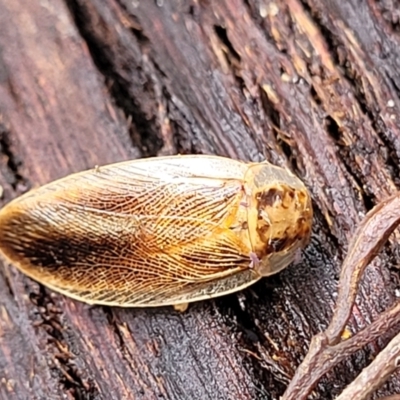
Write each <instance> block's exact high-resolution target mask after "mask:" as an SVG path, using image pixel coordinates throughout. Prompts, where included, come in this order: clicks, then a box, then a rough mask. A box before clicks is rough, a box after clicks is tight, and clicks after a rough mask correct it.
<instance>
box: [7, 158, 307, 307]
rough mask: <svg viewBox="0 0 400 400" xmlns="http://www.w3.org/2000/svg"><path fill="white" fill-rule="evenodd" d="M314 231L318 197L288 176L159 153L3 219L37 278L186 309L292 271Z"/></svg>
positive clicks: (85, 176)
mask: <svg viewBox="0 0 400 400" xmlns="http://www.w3.org/2000/svg"><path fill="white" fill-rule="evenodd" d="M311 223H312V206H311V198H310V195H309V192H308V191H307V189H306V187H305V186H304V184H303V183H302V182H301V181H300V180H299V179H298V178H297V177H295V176H294V175H293V174H292V173H291V172H289V171H287V170H285V169H283V168H279V167H276V166H274V165H271V164H269V163H268V162H261V163H244V162H241V161H236V160H232V159H228V158H224V157H217V156H206V155H188V156H170V157H157V158H148V159H140V160H133V161H127V162H122V163H117V164H111V165H107V166H101V167H96V168H95V169H92V170H88V171H85V172H81V173H77V174H73V175H69V176H67V177H65V178H63V179H60V180H57V181H54V182H52V183H49V184H47V185H44V186H42V187H40V188H38V189H34V190H32V191H30V192H27V193H26V194H24V195H22V196H20V197H19V198H16V199H15V200H13V201H11V202H10V203H9V204H8V205H6V206H5V207H4V208H3V209H2V210H1V211H0V250H1V252H2V254H3V255H4V256H5V258H6V260H8V261H9V262H11V263H12V264H14V265H15V266H16V267H17V268H18V269H19V270H21V271H22V272H23V273H25V274H26V275H28V276H29V277H31V278H32V279H34V280H36V281H38V282H40V283H41V284H43V285H45V286H47V287H49V288H51V289H53V290H55V291H57V292H60V293H62V294H64V295H66V296H70V297H72V298H74V299H77V300H80V301H83V302H86V303H89V304H103V305H110V306H120V307H148V306H163V305H175V306H179V305H180V308H184V306H185V305H186V304H187V303H190V302H193V301H198V300H203V299H209V298H213V297H217V296H221V295H225V294H228V293H232V292H235V291H238V290H240V289H243V288H245V287H247V286H249V285H251V284H253V283H254V282H256V281H258V280H259V279H260V278H262V277H264V276H268V275H271V274H275V273H276V272H278V271H280V270H282V269H283V268H285V267H286V266H287V265H289V264H290V263H291V262H292V261H293V259H294V258H295V256H296V253H297V252H298V251H299V250H300V249H301V248H303V247H304V246H305V245H306V243H307V242H308V240H309V237H310V232H311Z"/></svg>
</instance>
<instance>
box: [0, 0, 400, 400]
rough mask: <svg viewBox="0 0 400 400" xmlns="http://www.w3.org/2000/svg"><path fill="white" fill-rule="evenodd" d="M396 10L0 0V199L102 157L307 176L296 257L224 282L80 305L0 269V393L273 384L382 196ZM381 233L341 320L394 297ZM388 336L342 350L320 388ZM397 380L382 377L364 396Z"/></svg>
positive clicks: (394, 99) (398, 106) (171, 390)
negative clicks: (307, 203)
mask: <svg viewBox="0 0 400 400" xmlns="http://www.w3.org/2000/svg"><path fill="white" fill-rule="evenodd" d="M398 10H399V5H398V4H397V6H396V4H395V2H393V3H391V2H373V1H371V0H366V1H356V0H345V1H343V0H331V1H328V0H325V1H322V0H306V1H303V2H301V1H299V0H286V1H269V0H267V1H255V0H254V1H253V0H252V1H248V2H245V1H241V0H220V1H166V0H157V1H140V0H130V1H125V0H119V1H117V0H66V1H62V0H51V1H49V0H45V1H40V2H38V1H32V2H26V1H25V2H24V1H22V0H0V185H1V186H2V188H3V190H4V191H3V197H2V204H5V203H7V202H8V201H9V200H11V199H12V198H14V197H15V196H17V195H19V194H21V193H23V192H25V191H26V190H28V189H29V188H33V187H37V186H39V185H41V184H44V183H47V182H49V181H51V180H54V179H56V178H60V177H63V176H65V175H67V174H69V173H72V172H77V171H81V170H83V169H87V168H93V167H94V166H95V165H102V164H107V163H111V162H117V161H122V160H128V159H133V158H138V157H148V156H159V155H169V154H177V153H180V154H190V153H196V154H197V153H201V154H218V155H224V156H229V157H232V158H237V159H241V160H245V161H260V160H262V159H267V160H269V161H271V162H273V163H274V164H276V165H281V166H286V167H288V168H290V169H291V170H292V171H293V172H294V173H295V174H296V175H297V176H299V177H300V178H301V179H302V180H303V181H304V182H305V184H306V186H307V187H308V188H309V190H310V191H311V193H312V197H313V206H314V210H315V222H314V228H313V235H312V239H311V243H310V245H309V246H308V247H307V248H306V249H305V250H304V252H303V254H302V258H301V260H300V261H299V263H297V264H296V265H292V266H290V267H289V268H287V269H286V270H285V271H283V272H282V273H280V274H279V275H278V276H275V277H272V278H270V279H263V280H262V281H261V282H259V283H257V284H256V285H255V286H253V287H251V288H249V289H247V290H245V291H243V292H242V293H240V294H233V295H229V296H226V297H223V298H220V299H216V300H212V301H204V302H200V303H196V304H194V305H191V306H190V307H189V309H188V311H186V312H185V313H180V312H177V311H175V310H173V309H172V308H169V307H166V308H155V309H118V308H107V307H90V306H88V305H85V304H82V303H79V302H76V301H74V300H71V299H69V298H66V297H63V296H61V295H58V294H55V293H52V292H51V291H50V290H47V289H45V288H43V287H42V286H39V285H38V284H36V283H35V282H33V281H31V280H30V279H28V278H26V277H25V276H23V275H22V274H21V273H19V272H18V271H17V270H16V269H15V268H14V267H12V266H10V265H8V264H6V263H3V265H1V266H0V398H1V399H9V400H12V399H107V400H108V399H145V400H147V399H149V400H152V399H171V400H175V399H177V400H181V399H182V400H186V399H187V400H192V399H213V400H214V399H224V400H225V399H271V400H272V399H273V400H277V399H279V396H280V395H282V394H283V392H284V390H285V388H286V386H287V385H288V382H289V381H290V379H291V377H292V376H293V374H294V371H295V370H296V367H297V366H298V365H299V363H300V362H301V360H302V359H303V358H304V356H305V354H306V352H307V349H308V345H309V342H310V339H311V336H312V335H314V334H315V333H317V332H319V331H321V330H322V329H323V328H325V327H326V326H327V324H328V322H329V318H330V317H331V314H332V308H333V305H334V301H335V296H336V293H337V280H338V275H339V272H340V268H341V263H342V261H343V258H344V256H345V255H346V250H347V244H348V241H349V239H350V237H351V235H352V232H354V230H355V228H356V226H357V224H358V223H359V222H360V221H361V219H362V217H363V216H364V215H365V213H366V212H367V211H368V210H370V209H371V208H372V207H373V206H374V205H375V204H377V203H378V202H379V201H381V200H383V199H385V198H387V197H388V196H389V195H390V194H393V193H395V192H396V191H397V189H398V187H399V184H400V180H399V176H400V175H399V169H400V167H399V165H400V163H399V159H400V122H399V117H400V113H399V110H400V100H399V91H400V65H399V64H400V23H399V11H398ZM398 265H399V252H398V244H397V240H396V237H393V238H392V240H391V242H390V244H388V245H387V246H386V248H385V251H384V252H383V253H382V254H381V255H380V256H379V257H378V258H377V259H376V260H375V261H374V262H373V263H372V264H371V265H370V266H369V267H368V269H367V274H366V277H365V278H364V280H363V282H362V289H361V292H360V295H359V297H358V301H357V306H356V307H355V308H354V312H353V317H352V320H351V325H350V327H349V329H350V331H355V330H356V329H358V328H360V327H363V326H365V325H367V324H369V323H370V322H371V321H372V320H374V318H376V316H377V314H378V313H379V312H381V311H382V310H384V309H386V308H387V307H388V306H389V305H391V304H393V303H394V302H395V301H396V293H397V295H398V293H399V272H398ZM393 333H394V332H388V333H384V334H383V335H382V340H380V341H378V342H376V343H373V344H372V345H370V346H368V347H367V348H366V349H364V350H363V351H361V352H358V353H357V354H356V355H355V356H354V357H352V358H351V359H349V360H347V361H346V362H345V363H342V364H340V365H339V366H338V367H337V368H335V369H334V371H333V372H332V373H329V374H328V375H327V376H326V377H325V378H324V379H323V380H322V381H321V382H320V384H319V385H318V386H317V388H316V390H315V392H314V393H313V395H312V398H313V399H323V400H325V399H326V400H329V399H333V398H335V397H336V396H337V395H338V394H339V393H340V392H341V391H342V390H343V388H344V387H345V386H346V385H347V384H348V383H349V382H351V381H352V380H353V379H354V378H355V377H356V376H357V374H358V373H359V372H360V371H361V370H362V368H364V367H365V366H366V365H368V363H369V362H370V361H371V359H373V358H374V357H375V356H376V354H377V353H378V352H379V351H380V349H382V348H383V346H384V345H385V344H386V343H387V342H388V340H389V338H390V337H391V335H392V336H393ZM399 391H400V380H399V376H398V375H395V376H394V377H392V379H391V380H390V381H389V382H388V383H387V384H386V385H385V386H384V387H383V388H382V389H380V390H379V391H378V393H377V395H376V398H378V397H379V396H382V395H389V394H394V393H396V392H399Z"/></svg>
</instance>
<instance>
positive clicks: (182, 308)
mask: <svg viewBox="0 0 400 400" xmlns="http://www.w3.org/2000/svg"><path fill="white" fill-rule="evenodd" d="M173 307H174V310H176V311H179V312H185V311H186V310H187V309H188V307H189V303H180V304H174V305H173Z"/></svg>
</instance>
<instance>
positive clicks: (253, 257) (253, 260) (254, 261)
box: [249, 252, 260, 269]
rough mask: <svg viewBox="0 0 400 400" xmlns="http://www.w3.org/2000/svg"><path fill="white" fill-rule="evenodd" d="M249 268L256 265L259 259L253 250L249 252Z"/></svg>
mask: <svg viewBox="0 0 400 400" xmlns="http://www.w3.org/2000/svg"><path fill="white" fill-rule="evenodd" d="M250 260H251V261H250V266H249V268H250V269H254V268H257V267H258V264H259V263H260V259H259V258H258V257H257V254H256V253H254V252H251V253H250Z"/></svg>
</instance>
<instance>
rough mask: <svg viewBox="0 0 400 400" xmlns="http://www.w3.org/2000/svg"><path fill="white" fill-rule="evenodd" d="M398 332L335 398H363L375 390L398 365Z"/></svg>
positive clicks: (338, 399)
mask: <svg viewBox="0 0 400 400" xmlns="http://www.w3.org/2000/svg"><path fill="white" fill-rule="evenodd" d="M399 357H400V334H398V335H397V336H395V337H394V338H393V339H392V340H391V342H390V343H389V344H388V345H387V346H386V348H385V349H383V350H382V351H381V352H380V353H379V354H378V355H377V357H376V359H375V360H374V361H373V362H372V363H371V364H370V365H369V366H368V367H366V368H365V369H364V370H363V371H362V372H361V374H360V375H358V376H357V378H356V379H355V380H354V381H353V382H352V383H351V384H350V385H349V386H347V388H346V389H345V390H344V391H343V392H342V393H341V394H340V396H338V397H337V398H336V400H346V399H352V400H365V399H368V398H369V397H370V396H371V395H372V393H374V392H375V390H376V389H378V388H379V387H380V386H382V384H383V383H385V382H386V380H387V379H388V378H389V377H390V375H391V374H392V373H393V372H394V371H395V370H396V369H397V368H398V367H399V365H400V359H399Z"/></svg>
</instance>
